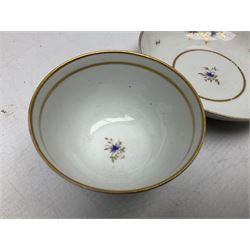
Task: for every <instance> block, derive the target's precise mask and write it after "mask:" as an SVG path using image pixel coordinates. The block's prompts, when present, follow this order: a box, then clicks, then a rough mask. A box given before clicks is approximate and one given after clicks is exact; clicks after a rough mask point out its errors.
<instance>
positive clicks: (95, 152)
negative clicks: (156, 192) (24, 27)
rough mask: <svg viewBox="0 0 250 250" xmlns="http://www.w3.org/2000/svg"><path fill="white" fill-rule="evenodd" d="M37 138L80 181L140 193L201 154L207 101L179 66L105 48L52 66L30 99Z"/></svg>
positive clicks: (56, 164) (48, 158) (61, 169)
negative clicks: (178, 69)
mask: <svg viewBox="0 0 250 250" xmlns="http://www.w3.org/2000/svg"><path fill="white" fill-rule="evenodd" d="M29 129H30V134H31V138H32V141H33V143H34V145H35V147H36V149H37V151H38V153H39V155H40V156H41V157H42V158H43V160H44V161H45V162H46V163H47V165H48V166H49V167H50V168H51V169H52V170H54V171H55V172H56V173H58V174H59V175H61V176H62V177H64V178H65V179H67V180H68V181H70V182H72V183H74V184H77V185H79V186H81V187H84V188H87V189H90V190H93V191H100V192H107V193H135V192H141V191H146V190H149V189H152V188H155V187H158V186H160V185H162V184H165V183H167V182H169V181H170V180H172V179H174V178H175V177H177V176H178V175H180V174H181V173H182V172H183V171H184V170H185V169H186V168H187V167H188V166H189V165H190V164H191V162H192V161H193V160H194V158H195V157H196V156H197V154H198V152H199V150H200V148H201V145H202V142H203V138H204V134H205V115H204V110H203V107H202V104H201V102H200V99H199V97H198V95H197V93H196V92H195V91H194V89H193V88H192V86H191V84H190V83H189V82H188V81H187V80H186V79H185V78H184V77H183V76H182V75H181V74H180V73H178V72H177V71H176V70H175V69H174V68H173V67H171V66H169V65H167V64H165V63H163V62H162V61H159V60H158V59H155V58H153V57H151V56H146V55H143V54H139V53H135V52H129V51H100V52H93V53H89V54H85V55H81V56H78V57H76V58H73V59H71V60H69V61H67V62H65V63H63V64H62V65H60V66H58V67H57V68H55V69H54V70H52V71H51V72H50V73H49V74H48V75H47V76H46V77H45V78H44V79H43V80H42V82H41V83H40V85H39V86H38V88H37V89H36V91H35V93H34V95H33V97H32V99H31V102H30V107H29Z"/></svg>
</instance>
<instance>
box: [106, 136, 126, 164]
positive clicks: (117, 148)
mask: <svg viewBox="0 0 250 250" xmlns="http://www.w3.org/2000/svg"><path fill="white" fill-rule="evenodd" d="M105 140H106V143H107V144H106V145H105V148H104V150H109V153H110V159H111V160H112V162H113V163H114V162H115V161H116V160H117V159H124V158H125V149H126V148H125V147H123V146H122V142H121V141H120V139H118V141H117V142H116V143H115V142H114V141H113V139H112V138H108V137H105Z"/></svg>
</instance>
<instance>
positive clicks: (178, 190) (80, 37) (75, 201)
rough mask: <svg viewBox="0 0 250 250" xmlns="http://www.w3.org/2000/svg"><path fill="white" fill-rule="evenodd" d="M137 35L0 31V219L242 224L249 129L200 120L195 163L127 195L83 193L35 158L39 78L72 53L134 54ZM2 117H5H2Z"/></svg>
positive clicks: (246, 206) (246, 209) (246, 207)
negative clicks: (33, 110)
mask: <svg viewBox="0 0 250 250" xmlns="http://www.w3.org/2000/svg"><path fill="white" fill-rule="evenodd" d="M138 36H139V32H6V33H3V32H2V33H0V69H1V71H0V84H1V85H0V90H1V92H0V110H4V111H3V112H0V126H1V130H0V133H1V134H0V136H1V141H0V153H1V159H0V185H1V187H0V191H1V193H0V217H1V218H248V217H249V199H248V191H249V190H248V160H249V156H248V152H247V150H248V135H249V126H248V123H231V122H222V121H216V120H212V119H207V134H206V137H205V141H204V145H203V148H202V150H201V152H200V154H199V155H198V157H197V158H196V160H195V161H194V163H193V164H192V165H191V166H190V167H189V168H188V169H187V170H186V171H185V172H184V173H183V174H182V175H180V176H179V177H177V178H176V179H175V180H174V181H172V182H170V183H168V184H166V185H165V186H163V187H161V188H158V189H155V190H152V191H149V192H145V193H140V194H134V195H107V194H101V193H94V192H91V191H87V190H83V189H81V188H79V187H76V186H74V185H73V184H70V183H68V182H66V181H65V180H64V179H62V178H61V177H59V176H58V175H57V174H55V173H54V172H52V171H51V170H50V169H49V168H48V167H47V166H46V164H45V163H44V162H43V161H42V160H41V159H40V157H39V156H38V154H37V153H36V151H35V149H34V147H33V145H32V142H31V139H30V137H29V132H28V124H27V110H28V105H29V101H30V98H31V96H32V94H33V92H34V90H35V88H36V87H37V85H38V84H39V82H40V81H41V79H42V78H43V77H44V76H45V74H47V73H48V72H49V71H50V70H51V69H52V68H54V67H55V66H57V65H58V64H60V63H62V62H63V61H65V60H67V59H69V58H72V57H74V56H77V55H79V54H82V53H85V52H89V51H94V50H102V49H113V50H114V49H121V50H133V51H138ZM5 112H6V113H5Z"/></svg>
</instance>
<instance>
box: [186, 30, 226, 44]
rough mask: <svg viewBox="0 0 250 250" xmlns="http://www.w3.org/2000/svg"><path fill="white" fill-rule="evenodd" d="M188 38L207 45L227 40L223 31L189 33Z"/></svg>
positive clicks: (187, 33)
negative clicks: (201, 41)
mask: <svg viewBox="0 0 250 250" xmlns="http://www.w3.org/2000/svg"><path fill="white" fill-rule="evenodd" d="M186 36H187V37H188V38H189V39H193V40H203V41H204V42H205V44H207V43H208V42H209V41H211V40H219V39H222V40H224V39H226V34H225V32H222V31H187V32H186Z"/></svg>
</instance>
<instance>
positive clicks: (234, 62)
mask: <svg viewBox="0 0 250 250" xmlns="http://www.w3.org/2000/svg"><path fill="white" fill-rule="evenodd" d="M139 47H140V49H141V51H142V52H143V53H145V54H148V55H152V56H154V57H157V58H160V59H161V60H163V61H165V62H166V63H169V64H171V65H173V66H174V67H175V68H176V69H177V70H179V71H180V72H181V73H182V74H183V75H184V76H185V77H186V78H187V79H188V80H189V81H190V82H191V84H192V85H193V86H194V88H195V89H196V91H197V92H198V94H199V96H200V97H201V100H202V103H203V105H204V109H205V110H206V113H207V116H209V117H212V118H217V119H222V120H230V121H247V120H249V119H250V109H249V98H250V96H249V90H248V88H249V87H248V79H249V75H248V74H249V73H248V68H249V66H250V63H249V60H250V57H249V54H250V53H249V52H250V50H249V49H250V36H249V32H215V31H212V32H142V33H141V35H140V38H139Z"/></svg>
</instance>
